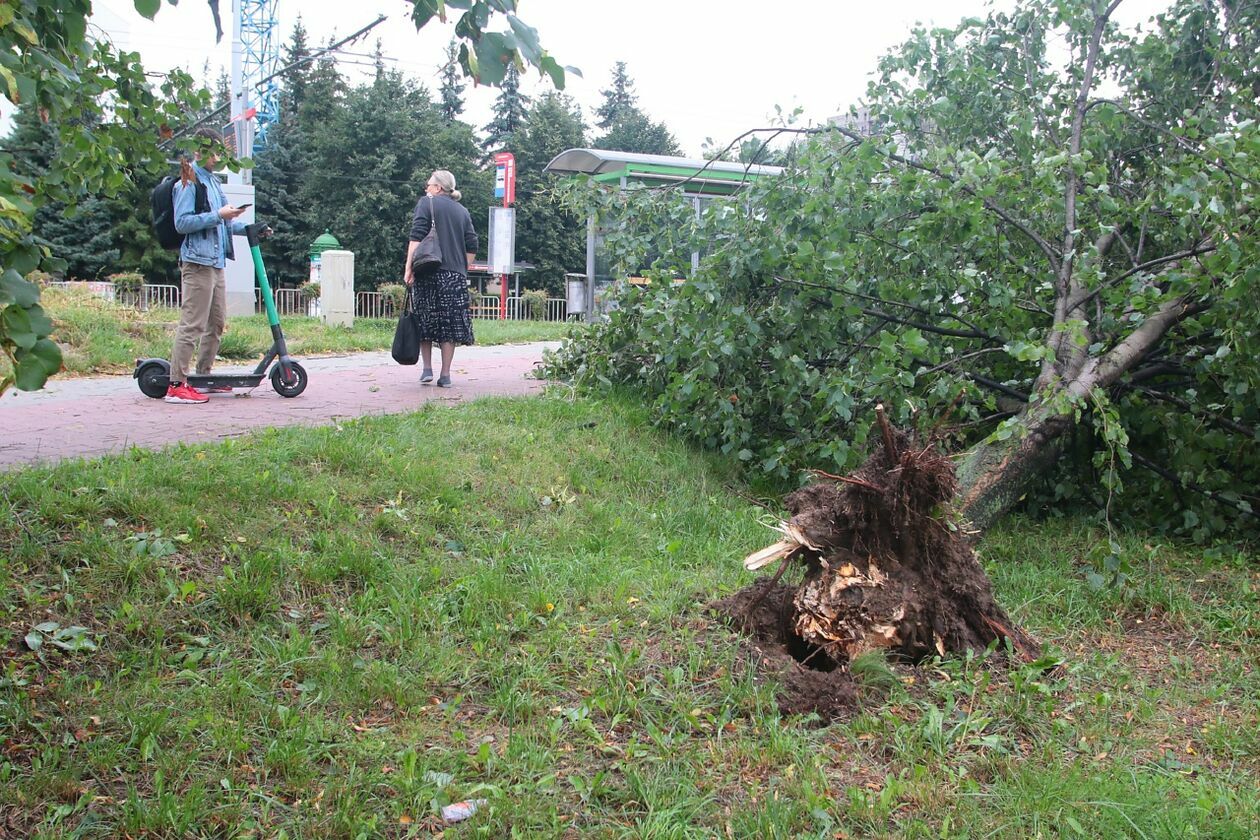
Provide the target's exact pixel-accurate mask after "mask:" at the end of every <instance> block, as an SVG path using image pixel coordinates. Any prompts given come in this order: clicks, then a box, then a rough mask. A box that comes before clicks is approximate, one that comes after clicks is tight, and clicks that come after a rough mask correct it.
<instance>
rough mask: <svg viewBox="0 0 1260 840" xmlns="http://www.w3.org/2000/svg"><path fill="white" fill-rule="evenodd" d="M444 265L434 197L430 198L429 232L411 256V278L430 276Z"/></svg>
mask: <svg viewBox="0 0 1260 840" xmlns="http://www.w3.org/2000/svg"><path fill="white" fill-rule="evenodd" d="M441 265H442V243H441V241H440V240H439V239H438V233H437V211H436V209H435V208H434V204H433V196H429V232H428V233H426V234H425V235H424V239H421V240H420V244H419V245H417V246H416V250H415V251H413V252H412V254H411V276H412V277H419V276H420V275H422V274H428V273H429V272H430V271H434V270H436V269H437V268H438V267H439V266H441Z"/></svg>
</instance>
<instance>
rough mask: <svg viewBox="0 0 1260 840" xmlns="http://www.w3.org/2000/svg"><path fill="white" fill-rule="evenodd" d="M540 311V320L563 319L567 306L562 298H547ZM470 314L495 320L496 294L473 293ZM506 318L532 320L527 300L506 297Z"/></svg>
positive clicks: (496, 317) (496, 310)
mask: <svg viewBox="0 0 1260 840" xmlns="http://www.w3.org/2000/svg"><path fill="white" fill-rule="evenodd" d="M544 303H545V305H544V306H543V311H542V318H540V319H538V320H542V321H563V320H565V318H566V317H567V316H568V308H567V306H566V301H565V299H564V298H547V299H546V301H545V302H544ZM472 316H473V317H474V318H483V319H486V320H497V319H498V317H499V297H498V295H473V299H472ZM507 319H508V320H509V321H529V320H533V316H532V314H531V312H530V308H529V301H527V300H526V299H525V298H518V297H510V298H508V299H507Z"/></svg>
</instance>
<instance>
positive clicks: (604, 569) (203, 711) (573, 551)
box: [0, 394, 1260, 838]
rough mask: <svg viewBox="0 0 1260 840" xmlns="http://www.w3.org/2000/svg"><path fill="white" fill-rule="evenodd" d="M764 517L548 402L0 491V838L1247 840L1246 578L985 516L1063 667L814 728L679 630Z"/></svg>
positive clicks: (681, 457)
mask: <svg viewBox="0 0 1260 840" xmlns="http://www.w3.org/2000/svg"><path fill="white" fill-rule="evenodd" d="M764 514H765V511H764V510H762V509H761V508H759V507H758V506H756V505H755V504H754V503H753V500H752V495H751V491H749V490H748V489H747V488H745V487H743V486H742V485H741V484H739V483H738V481H737V480H736V479H735V478H734V472H733V469H732V468H731V466H730V465H729V464H726V463H724V462H722V461H719V460H716V459H713V458H710V457H707V456H703V455H700V454H697V453H695V452H694V451H692V450H691V449H689V448H687V447H686V446H684V445H682V444H680V443H678V442H676V441H674V440H672V439H669V438H667V437H665V436H663V435H661V434H660V433H658V432H657V431H654V430H652V429H651V428H650V427H649V426H648V424H647V422H646V419H645V415H644V414H643V413H641V412H640V411H638V410H636V409H632V408H629V407H627V406H625V405H621V404H618V403H608V402H596V401H586V400H581V399H578V400H574V399H570V398H565V397H563V396H561V395H557V394H553V395H549V396H545V397H541V398H534V399H525V400H506V399H502V400H484V401H478V402H475V403H472V404H469V405H463V406H457V407H450V408H448V407H433V408H426V409H423V410H421V411H419V412H417V413H415V414H411V415H406V416H399V417H386V418H371V419H365V420H358V421H351V422H343V423H342V424H341V425H340V426H337V427H328V428H319V429H296V428H294V429H285V430H279V431H268V432H265V433H261V434H259V435H257V436H253V437H248V438H243V439H240V440H232V441H227V442H225V443H223V444H220V445H215V446H207V447H188V448H178V449H176V450H175V451H174V452H173V453H169V454H154V453H150V452H144V451H139V450H133V451H132V452H130V453H128V454H126V455H123V456H119V457H114V458H109V459H105V460H102V461H92V462H74V463H67V464H63V465H61V466H59V467H56V468H51V469H45V468H41V469H30V470H25V471H21V472H16V473H12V474H8V475H6V476H5V479H4V483H3V487H2V489H0V617H2V619H0V634H2V637H0V665H2V666H3V667H0V732H2V737H3V744H2V745H0V835H5V833H6V832H8V836H14V837H26V836H33V837H40V838H60V837H71V836H73V837H101V838H106V837H108V838H115V837H142V836H148V837H203V836H204V837H258V838H262V837H267V838H272V837H289V838H297V837H303V838H325V837H338V838H341V837H344V838H359V837H404V836H428V835H429V834H430V833H431V832H434V831H436V830H441V829H443V828H445V834H444V836H445V837H474V836H478V837H480V836H484V837H495V838H498V837H530V838H532V837H609V838H619V837H636V838H647V837H651V838H684V837H734V838H752V837H756V838H761V837H783V838H789V837H792V838H795V837H820V838H837V837H838V838H846V837H847V838H858V837H923V838H928V837H931V838H942V837H975V838H982V837H1003V838H1005V837H1058V836H1066V837H1073V836H1080V837H1085V838H1101V837H1107V838H1111V837H1151V838H1153V837H1167V838H1174V837H1176V838H1180V837H1212V838H1233V837H1237V838H1247V837H1252V836H1254V835H1255V829H1256V826H1257V825H1260V806H1258V805H1257V797H1256V789H1257V784H1258V783H1260V777H1258V771H1260V714H1258V709H1260V673H1258V672H1257V650H1258V645H1257V641H1258V636H1260V632H1258V631H1260V624H1258V622H1257V616H1258V615H1260V604H1258V603H1257V585H1258V584H1260V579H1258V577H1257V570H1258V566H1257V563H1256V557H1255V556H1252V555H1247V554H1243V553H1237V552H1232V551H1208V552H1205V551H1203V550H1201V549H1188V548H1178V547H1173V546H1168V545H1161V544H1158V543H1156V542H1153V541H1151V540H1150V539H1149V538H1147V537H1145V536H1144V535H1141V534H1130V535H1120V536H1119V539H1120V541H1121V543H1122V546H1123V550H1124V552H1125V553H1126V555H1127V559H1128V561H1129V563H1130V564H1131V565H1132V566H1133V567H1134V576H1133V581H1132V588H1131V589H1130V590H1127V591H1116V590H1105V591H1101V592H1094V591H1091V589H1090V588H1089V586H1088V585H1087V584H1086V581H1085V576H1084V572H1083V569H1082V567H1081V563H1082V559H1083V558H1084V557H1085V556H1086V555H1087V554H1088V553H1089V551H1090V549H1091V548H1092V547H1093V546H1094V545H1095V544H1096V543H1097V542H1098V541H1099V540H1101V539H1103V537H1102V535H1101V534H1100V533H1098V532H1096V531H1094V530H1092V529H1091V527H1090V526H1088V525H1086V524H1085V523H1082V522H1079V521H1058V522H1052V523H1050V524H1045V525H1041V524H1038V525H1032V524H1029V523H1027V522H1022V521H1018V520H1016V521H1011V522H1008V523H1007V524H1006V525H1005V526H1004V527H1002V528H1000V529H998V530H997V531H996V532H993V533H991V534H990V535H989V536H987V537H986V539H985V540H984V542H983V543H982V545H981V554H982V559H983V561H984V563H985V565H986V568H987V569H988V571H989V573H990V574H991V575H992V577H993V579H994V582H995V585H996V588H997V591H998V595H999V597H1000V598H1001V600H1002V602H1003V603H1004V604H1005V605H1006V606H1007V607H1008V608H1009V610H1010V611H1011V613H1012V617H1013V618H1015V619H1016V620H1018V621H1020V622H1022V623H1023V624H1024V626H1025V627H1026V628H1027V629H1028V630H1029V631H1030V632H1032V633H1033V634H1034V635H1035V636H1037V637H1038V638H1039V639H1040V640H1041V641H1043V642H1044V643H1046V644H1047V646H1048V647H1049V649H1050V651H1051V653H1052V654H1053V655H1054V656H1056V657H1058V658H1061V659H1062V660H1063V661H1064V664H1063V666H1062V668H1060V669H1059V670H1058V671H1055V672H1053V673H1049V674H1047V673H1044V672H1042V671H1040V670H1032V669H1023V670H1016V671H1007V670H1002V669H1000V668H997V667H984V666H983V665H982V664H981V663H978V662H977V661H974V660H949V661H945V662H937V663H931V664H927V665H924V666H921V667H919V668H915V669H906V668H900V667H899V668H897V669H896V670H895V671H892V672H890V671H889V669H880V668H870V669H869V671H870V676H869V680H870V685H871V687H872V704H871V706H870V710H869V711H868V712H866V713H864V714H862V715H860V716H859V717H857V718H855V719H853V720H849V721H845V722H841V723H836V724H833V725H831V726H821V725H819V722H818V721H817V720H813V719H800V718H793V719H784V718H782V717H781V716H780V715H779V713H778V711H777V707H776V704H775V701H774V693H775V685H774V684H773V682H772V681H769V680H766V679H763V678H761V677H760V676H759V675H758V673H757V671H756V667H755V666H756V661H755V657H753V656H751V655H750V654H749V653H748V651H747V649H746V648H744V647H742V646H741V644H740V643H739V642H738V640H737V639H736V638H735V637H733V636H732V635H731V634H729V633H728V632H726V630H725V629H724V628H723V627H721V626H720V625H718V624H716V623H715V622H714V621H712V620H711V619H710V618H709V617H707V615H706V612H705V604H706V603H708V602H709V601H710V600H711V599H713V598H715V597H717V596H718V595H722V594H727V593H730V592H732V591H734V590H736V589H738V588H740V587H742V586H744V585H747V584H748V583H749V582H750V581H751V580H752V579H753V578H752V576H751V575H749V574H748V573H747V572H745V571H744V570H743V568H742V565H741V563H740V560H741V559H742V558H743V556H744V555H745V554H746V553H747V552H748V551H750V550H752V549H754V548H758V547H761V546H762V545H765V544H766V542H767V541H768V540H770V539H771V538H772V537H771V532H770V531H769V530H767V529H766V528H765V527H764V526H763V525H762V524H761V523H760V522H759V519H760V518H761V517H762V516H763V515H764ZM73 627H77V628H82V629H70V628H73ZM28 634H33V635H32V636H30V638H31V640H32V642H33V643H35V644H37V645H38V647H39V651H38V653H36V652H30V651H28V650H27V649H26V648H27V644H26V643H24V641H23V640H24V639H25V638H27V637H28ZM58 645H60V647H59V646H58ZM62 648H65V649H62ZM890 677H891V678H890ZM881 684H883V686H884V689H883V691H886V692H890V693H887V694H886V696H885V695H884V693H883V692H877V691H876V688H877V687H878V686H879V685H881ZM470 798H471V799H485V800H487V803H486V805H485V806H484V807H483V808H482V809H481V810H480V811H479V812H478V813H477V814H476V815H475V816H474V817H473V818H472V819H470V820H468V821H467V822H464V823H459V824H458V825H454V826H451V827H444V826H443V825H442V824H441V823H440V821H439V820H438V819H437V818H436V816H435V814H436V810H437V809H438V808H439V807H440V806H441V805H442V804H445V803H447V802H450V801H458V800H464V799H470Z"/></svg>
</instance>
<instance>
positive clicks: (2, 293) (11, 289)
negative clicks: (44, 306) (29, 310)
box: [0, 268, 39, 307]
mask: <svg viewBox="0 0 1260 840" xmlns="http://www.w3.org/2000/svg"><path fill="white" fill-rule="evenodd" d="M10 303H14V304H17V305H18V306H22V307H29V306H34V305H35V304H37V303H39V287H38V286H36V285H35V284H34V283H31V282H28V281H27V280H25V279H24V278H23V277H22V275H21V274H18V273H17V272H16V271H15V270H13V269H11V268H10V269H9V270H7V271H5V272H4V274H0V306H6V305H8V304H10Z"/></svg>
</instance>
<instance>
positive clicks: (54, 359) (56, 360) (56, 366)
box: [14, 338, 61, 376]
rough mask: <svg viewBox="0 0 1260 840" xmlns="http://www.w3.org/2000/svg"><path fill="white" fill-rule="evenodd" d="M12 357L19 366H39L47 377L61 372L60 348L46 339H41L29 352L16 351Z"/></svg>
mask: <svg viewBox="0 0 1260 840" xmlns="http://www.w3.org/2000/svg"><path fill="white" fill-rule="evenodd" d="M14 355H15V356H16V358H17V360H18V363H19V364H23V363H27V364H39V365H40V366H41V367H42V368H43V370H44V373H46V374H47V375H48V376H52V375H53V374H54V373H56V372H57V371H59V370H61V348H60V347H59V346H57V342H55V341H53V340H51V339H48V338H41V339H40V340H39V341H36V342H35V346H34V347H32V348H31V349H30V350H18V351H17V353H15V354H14Z"/></svg>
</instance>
